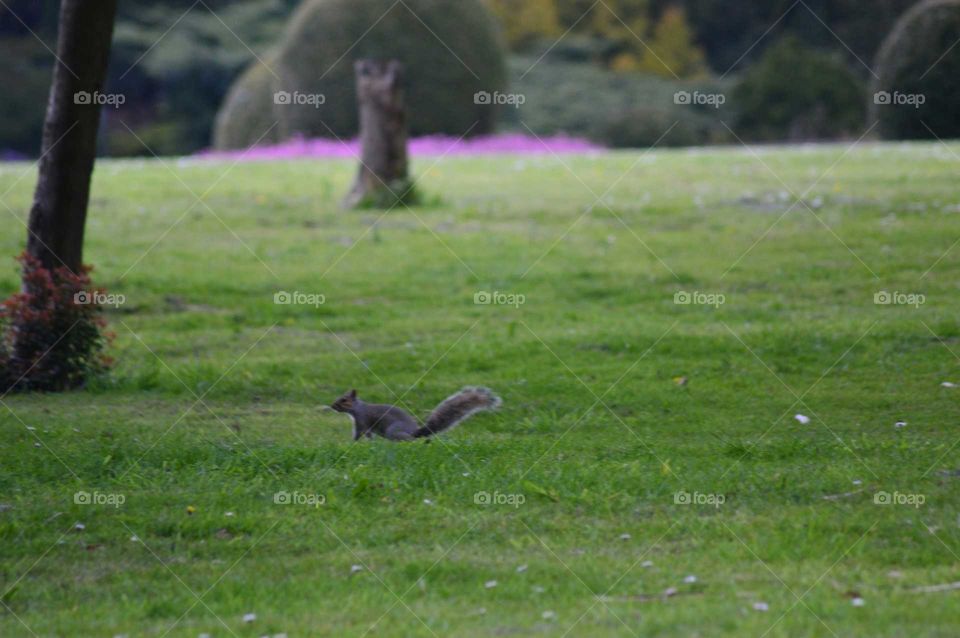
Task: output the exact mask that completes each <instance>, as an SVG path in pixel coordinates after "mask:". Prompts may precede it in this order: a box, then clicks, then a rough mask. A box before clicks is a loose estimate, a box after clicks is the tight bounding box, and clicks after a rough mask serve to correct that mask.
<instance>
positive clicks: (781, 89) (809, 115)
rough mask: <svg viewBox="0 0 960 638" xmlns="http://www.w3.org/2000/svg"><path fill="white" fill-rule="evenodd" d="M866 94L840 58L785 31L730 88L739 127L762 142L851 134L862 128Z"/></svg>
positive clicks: (803, 139) (837, 136) (744, 135)
mask: <svg viewBox="0 0 960 638" xmlns="http://www.w3.org/2000/svg"><path fill="white" fill-rule="evenodd" d="M865 94H866V87H865V85H864V83H863V82H862V81H861V80H860V79H859V78H858V77H857V76H856V75H855V74H854V73H853V72H852V71H851V70H850V69H849V68H847V65H846V64H845V63H844V61H843V60H842V59H840V58H838V57H835V56H833V55H831V54H829V53H823V52H820V51H817V50H815V49H811V48H809V47H807V46H805V45H803V44H802V43H801V42H800V41H799V40H797V39H796V38H793V37H790V36H788V37H786V38H784V39H783V40H781V41H780V42H778V43H777V44H775V45H774V46H772V47H771V48H770V49H769V50H768V51H766V52H765V53H764V55H763V57H762V58H761V59H760V60H759V61H758V62H757V63H756V64H755V65H753V66H752V67H750V69H748V70H747V72H746V73H745V74H744V76H743V77H742V78H741V80H740V82H739V83H738V85H737V86H736V88H735V89H734V94H733V106H734V107H735V109H736V112H737V132H738V135H740V136H741V137H743V138H746V139H750V140H760V141H778V140H791V141H805V140H819V139H834V138H844V137H851V136H853V135H856V134H857V133H858V132H859V131H860V130H862V128H863V122H864V117H865V115H866V108H865V107H864V95H865Z"/></svg>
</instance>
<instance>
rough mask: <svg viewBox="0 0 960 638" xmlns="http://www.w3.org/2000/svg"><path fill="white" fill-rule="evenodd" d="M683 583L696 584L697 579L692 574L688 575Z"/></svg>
mask: <svg viewBox="0 0 960 638" xmlns="http://www.w3.org/2000/svg"><path fill="white" fill-rule="evenodd" d="M683 582H685V583H695V582H697V577H696V576H694V575H693V574H690V575H689V576H687V577H686V578H684V579H683Z"/></svg>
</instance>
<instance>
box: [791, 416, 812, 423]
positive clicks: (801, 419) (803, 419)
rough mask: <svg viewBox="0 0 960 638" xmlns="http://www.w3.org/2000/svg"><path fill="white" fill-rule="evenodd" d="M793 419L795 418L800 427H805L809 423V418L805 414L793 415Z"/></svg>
mask: <svg viewBox="0 0 960 638" xmlns="http://www.w3.org/2000/svg"><path fill="white" fill-rule="evenodd" d="M793 418H795V419H796V420H797V421H798V422H799V423H800V425H806V424H807V423H810V417H808V416H807V415H806V414H794V415H793Z"/></svg>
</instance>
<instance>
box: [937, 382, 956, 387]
mask: <svg viewBox="0 0 960 638" xmlns="http://www.w3.org/2000/svg"><path fill="white" fill-rule="evenodd" d="M940 385H941V386H942V387H944V388H955V387H957V384H956V383H951V382H950V381H944V382H943V383H941V384H940Z"/></svg>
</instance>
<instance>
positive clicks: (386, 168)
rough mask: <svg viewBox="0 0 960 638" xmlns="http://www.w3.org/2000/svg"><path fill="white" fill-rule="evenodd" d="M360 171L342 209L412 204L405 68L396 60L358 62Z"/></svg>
mask: <svg viewBox="0 0 960 638" xmlns="http://www.w3.org/2000/svg"><path fill="white" fill-rule="evenodd" d="M354 68H355V70H356V74H357V104H358V107H359V109H360V145H361V151H360V153H361V156H360V169H359V171H358V173H357V179H356V181H355V182H354V184H353V189H352V190H351V191H350V194H349V195H347V197H346V199H345V200H344V202H343V204H344V206H345V207H347V208H388V207H391V206H395V205H397V204H399V203H409V202H411V201H413V199H414V192H413V183H412V182H411V181H410V178H409V177H408V175H407V112H406V105H405V104H404V94H403V65H402V64H400V62H398V61H397V60H391V61H389V62H386V61H381V60H358V61H357V62H356V64H355V65H354Z"/></svg>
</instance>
